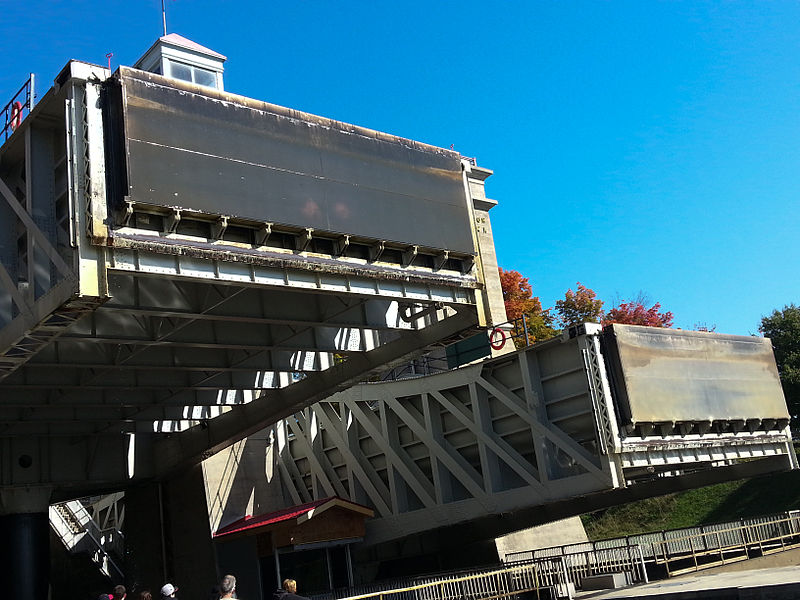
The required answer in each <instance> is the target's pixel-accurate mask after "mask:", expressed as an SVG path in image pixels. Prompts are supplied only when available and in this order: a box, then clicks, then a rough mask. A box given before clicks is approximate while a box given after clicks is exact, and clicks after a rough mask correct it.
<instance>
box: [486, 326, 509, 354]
mask: <svg viewBox="0 0 800 600" xmlns="http://www.w3.org/2000/svg"><path fill="white" fill-rule="evenodd" d="M497 333H499V334H500V339H499V340H495V334H497ZM489 345H490V346H491V347H492V349H493V350H500V348H502V347H503V346H505V345H506V332H505V331H503V330H502V329H500V328H499V327H495V328H494V329H492V333H490V334H489Z"/></svg>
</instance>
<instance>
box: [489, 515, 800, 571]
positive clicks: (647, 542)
mask: <svg viewBox="0 0 800 600" xmlns="http://www.w3.org/2000/svg"><path fill="white" fill-rule="evenodd" d="M786 540H790V542H791V543H792V545H800V512H798V511H787V512H785V513H779V514H777V515H766V516H762V517H753V518H749V519H740V520H739V521H728V522H723V523H713V524H709V525H699V526H697V527H686V528H682V529H674V530H669V531H660V532H652V533H644V534H637V535H631V536H626V537H624V538H612V539H606V540H596V541H592V542H589V541H587V542H578V543H574V544H566V545H563V546H552V547H549V548H539V549H532V550H525V551H520V552H510V553H508V554H506V555H505V557H504V559H503V560H504V562H505V563H507V564H516V563H517V562H522V561H525V560H531V559H536V558H545V557H556V556H564V555H568V554H570V553H575V552H581V551H585V552H597V551H601V550H611V549H615V548H624V547H626V546H632V545H636V546H637V547H638V548H639V551H640V552H641V553H642V557H643V558H642V560H643V561H645V562H647V563H651V564H658V565H663V566H665V568H666V569H667V574H668V575H669V574H671V572H672V571H671V567H670V563H675V562H676V561H681V560H687V559H689V558H691V559H692V565H693V566H692V568H691V569H690V570H699V569H701V568H703V567H705V566H711V565H710V564H709V565H706V563H703V562H702V560H698V559H699V558H701V557H705V556H711V555H719V556H720V562H725V561H726V560H730V559H728V558H726V556H725V555H726V553H728V554H730V553H731V552H732V551H734V550H736V549H741V550H742V551H744V553H745V556H746V557H748V556H749V549H750V548H758V549H759V551H761V553H764V552H768V551H770V550H769V549H766V550H765V548H764V546H765V545H768V544H770V543H774V542H776V541H779V542H780V543H781V546H782V547H784V546H786V544H785V543H784V542H785V541H786ZM792 540H794V541H792ZM681 572H683V570H682V571H681Z"/></svg>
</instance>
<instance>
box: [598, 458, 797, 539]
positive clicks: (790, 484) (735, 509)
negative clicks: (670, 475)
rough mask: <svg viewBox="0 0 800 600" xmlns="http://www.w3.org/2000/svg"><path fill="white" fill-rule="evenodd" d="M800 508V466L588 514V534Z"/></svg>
mask: <svg viewBox="0 0 800 600" xmlns="http://www.w3.org/2000/svg"><path fill="white" fill-rule="evenodd" d="M792 509H800V471H790V472H787V473H777V474H774V475H765V476H763V477H756V478H753V479H741V480H739V481H731V482H728V483H721V484H718V485H712V486H709V487H705V488H700V489H696V490H689V491H686V492H679V493H676V494H669V495H667V496H662V497H660V498H650V499H648V500H640V501H638V502H631V503H630V504H624V505H622V506H616V507H613V508H609V509H606V510H602V511H597V512H595V513H592V514H589V515H584V517H583V523H584V526H585V527H586V533H587V534H588V535H589V539H592V540H600V539H605V538H611V537H621V536H624V535H632V534H635V533H644V532H648V531H660V530H662V529H677V528H680V527H691V526H693V525H702V524H706V523H717V522H720V521H732V520H735V519H738V518H741V517H754V516H759V515H767V514H770V513H777V512H782V511H785V510H792Z"/></svg>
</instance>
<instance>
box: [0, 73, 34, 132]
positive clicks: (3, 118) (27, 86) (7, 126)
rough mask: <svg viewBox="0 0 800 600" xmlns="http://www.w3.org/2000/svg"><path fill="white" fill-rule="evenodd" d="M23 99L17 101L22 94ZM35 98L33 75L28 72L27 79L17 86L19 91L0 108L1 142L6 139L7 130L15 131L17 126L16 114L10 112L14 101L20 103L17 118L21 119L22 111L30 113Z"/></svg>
mask: <svg viewBox="0 0 800 600" xmlns="http://www.w3.org/2000/svg"><path fill="white" fill-rule="evenodd" d="M23 94H24V98H25V101H24V102H19V99H20V97H21V96H23ZM35 100H36V94H35V92H34V75H33V73H31V74H30V76H29V77H28V79H27V81H25V83H23V84H22V87H21V88H19V91H18V92H17V93H16V94H14V95H13V96H12V97H11V100H9V101H8V104H6V105H5V106H4V107H3V110H0V123H2V125H3V129H2V130H0V135H2V136H3V142H5V141H6V140H7V139H8V136H9V130H10V131H11V133H13V132H14V131H16V129H17V126H16V125H15V120H17V117H16V115H14V114H12V110H13V107H14V103H15V102H19V104H20V105H21V107H22V108H21V109H20V113H19V116H18V118H19V119H20V120H21V119H22V118H23V116H22V111H23V110H27V111H28V113H30V112H31V111H32V110H33V104H34V102H35Z"/></svg>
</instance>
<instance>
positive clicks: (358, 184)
mask: <svg viewBox="0 0 800 600" xmlns="http://www.w3.org/2000/svg"><path fill="white" fill-rule="evenodd" d="M118 82H121V87H122V94H121V95H118V94H112V95H109V98H112V99H113V98H118V100H117V101H121V102H122V103H123V107H124V110H121V111H113V110H112V111H107V114H111V115H117V117H116V118H121V119H123V120H124V123H123V125H124V127H123V128H122V130H123V133H122V135H123V138H124V140H123V141H124V145H125V151H124V152H122V153H120V154H121V155H122V156H121V158H120V159H121V160H125V161H126V163H127V165H126V166H127V173H128V181H127V189H126V190H125V192H124V193H125V195H128V196H129V197H130V199H131V200H133V201H134V202H141V203H146V204H153V205H158V206H166V207H173V208H184V209H192V210H198V211H203V212H206V213H211V214H222V215H227V216H233V217H239V218H244V219H253V220H257V221H270V222H274V223H279V224H283V225H289V226H294V227H302V228H306V227H311V228H314V229H317V230H323V231H327V232H333V233H337V234H349V235H352V236H358V237H364V238H371V239H378V240H386V241H390V242H398V243H401V244H409V245H420V246H423V247H430V248H435V249H446V250H450V251H452V252H459V253H466V254H474V253H475V249H474V246H473V241H472V233H471V229H470V222H469V212H468V205H467V199H466V196H465V191H464V184H463V180H462V172H461V161H460V155H459V154H458V153H456V152H452V151H450V150H445V149H442V148H436V147H433V146H428V145H426V144H421V143H419V142H414V141H411V140H407V139H403V138H399V137H396V136H392V135H388V134H384V133H379V132H376V131H372V130H369V129H365V128H361V127H356V126H353V125H348V124H345V123H340V122H337V121H332V120H330V119H324V118H321V117H316V116H314V115H309V114H306V113H302V112H299V111H295V110H290V109H286V108H283V107H280V106H275V105H271V104H267V103H265V102H259V101H255V100H251V99H249V98H244V97H242V96H236V95H233V94H228V93H226V92H220V91H217V90H212V89H207V90H206V89H204V88H200V87H197V86H193V85H191V84H184V83H183V82H180V81H176V80H172V79H168V78H165V77H161V76H159V75H155V74H152V73H145V72H142V71H137V70H134V69H129V68H124V67H123V68H121V69H120V75H119V78H118ZM117 85H118V84H117Z"/></svg>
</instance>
